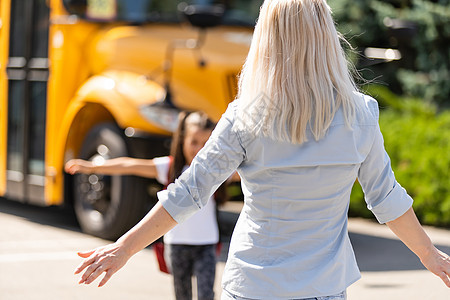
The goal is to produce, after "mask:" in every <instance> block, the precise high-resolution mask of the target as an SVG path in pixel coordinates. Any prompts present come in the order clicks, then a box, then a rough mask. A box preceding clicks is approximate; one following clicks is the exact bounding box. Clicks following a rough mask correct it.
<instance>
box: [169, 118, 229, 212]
mask: <svg viewBox="0 0 450 300" xmlns="http://www.w3.org/2000/svg"><path fill="white" fill-rule="evenodd" d="M188 126H196V127H197V128H199V129H201V130H213V129H214V127H215V126H216V124H215V123H214V122H213V121H211V120H210V119H209V118H208V116H207V115H206V114H205V113H203V112H181V113H180V115H179V117H178V128H177V130H176V131H175V133H174V134H173V136H172V143H171V147H170V155H171V156H172V158H173V161H172V163H171V164H170V168H169V182H174V181H175V179H176V178H178V177H179V176H180V175H181V173H183V168H184V166H185V165H186V159H185V157H184V154H183V142H184V138H185V135H186V128H187V127H188ZM227 198H228V196H227V192H226V182H225V183H223V184H222V185H221V186H220V187H219V188H218V189H217V191H216V193H215V194H214V199H215V200H216V203H217V204H218V205H221V204H223V203H225V201H227Z"/></svg>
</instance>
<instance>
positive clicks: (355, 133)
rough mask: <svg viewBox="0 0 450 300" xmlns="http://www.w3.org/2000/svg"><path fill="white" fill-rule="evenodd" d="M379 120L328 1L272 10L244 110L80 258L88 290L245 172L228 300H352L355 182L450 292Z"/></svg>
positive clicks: (442, 260) (254, 58) (229, 115)
mask: <svg viewBox="0 0 450 300" xmlns="http://www.w3.org/2000/svg"><path fill="white" fill-rule="evenodd" d="M378 114H379V111H378V104H377V102H376V101H375V100H374V99H373V98H371V97H369V96H367V95H363V94H361V93H359V92H358V90H357V88H356V86H355V84H354V82H353V80H352V78H351V76H350V74H349V71H348V68H347V61H346V59H345V56H344V53H343V49H342V47H341V44H340V41H339V36H338V33H337V32H336V29H335V25H334V22H333V19H332V17H331V11H330V8H329V6H328V5H327V3H326V0H266V1H264V4H263V5H262V7H261V11H260V15H259V18H258V22H257V25H256V27H255V31H254V34H253V38H252V43H251V46H250V50H249V54H248V57H247V60H246V62H245V65H244V68H243V70H242V73H241V77H240V82H239V93H238V99H237V100H236V101H234V102H233V103H232V104H230V105H229V107H228V109H227V111H226V112H225V114H224V115H223V116H222V118H221V119H220V121H219V123H218V124H217V126H216V128H215V129H214V131H213V133H212V134H211V137H210V139H209V140H208V142H207V143H206V144H205V147H203V148H202V150H201V151H200V152H199V153H198V154H197V156H196V157H195V159H194V160H193V161H192V162H191V165H190V167H189V169H188V170H186V171H185V172H184V173H183V174H182V175H181V176H180V177H179V178H178V179H177V180H176V181H175V183H174V184H170V185H169V186H168V187H167V189H166V190H164V191H161V192H159V193H158V199H159V202H158V204H156V205H155V207H154V208H153V209H152V210H151V211H150V212H149V213H148V214H147V215H146V216H145V217H144V218H143V219H142V221H141V222H140V223H138V224H137V225H136V226H135V227H133V228H132V229H131V230H130V231H128V232H127V233H125V234H124V235H123V236H122V237H121V238H119V239H118V240H117V241H116V242H115V243H113V244H110V245H105V246H102V247H99V248H97V249H94V250H90V251H86V252H81V253H79V255H80V256H81V257H83V258H85V259H84V261H83V262H82V263H81V264H80V265H79V267H78V268H77V269H76V271H75V273H80V272H83V275H82V276H81V279H80V283H86V284H89V283H92V282H93V281H94V280H95V279H96V278H97V277H99V276H100V274H102V273H105V276H104V277H103V279H102V280H101V281H100V284H99V285H100V286H102V285H104V284H105V283H106V282H107V281H108V280H109V279H110V278H111V276H112V275H113V274H114V273H115V272H116V271H117V270H119V269H120V268H122V267H123V266H124V265H125V263H126V262H127V261H128V259H129V258H130V257H131V256H132V255H134V254H135V253H137V252H138V251H139V250H141V249H143V248H144V247H145V245H147V244H148V243H151V242H152V241H154V240H155V239H157V238H158V237H159V236H160V235H163V234H164V233H165V232H166V231H168V230H169V229H170V228H172V227H173V226H174V225H176V224H179V223H183V222H184V221H185V220H187V219H188V218H189V217H190V216H192V215H193V214H194V213H195V212H196V211H198V210H200V209H201V208H202V207H204V206H205V205H206V202H207V201H208V198H209V196H210V195H211V194H212V193H213V192H214V191H215V189H216V188H217V187H218V186H219V185H220V184H221V183H222V182H223V181H225V180H226V179H227V177H228V176H229V175H230V174H232V173H233V172H234V171H235V170H238V172H239V175H240V176H241V178H242V180H241V185H242V190H243V194H244V206H243V208H242V210H241V214H240V216H239V219H238V221H237V224H236V226H235V229H234V231H233V236H232V238H231V243H230V247H229V252H228V258H227V262H226V265H225V269H224V272H223V277H222V288H223V290H222V299H223V300H230V299H239V300H242V299H271V300H272V299H309V298H313V299H318V298H320V299H330V300H331V299H333V300H336V299H346V289H347V287H348V286H349V285H351V284H352V283H354V282H355V281H356V280H358V279H359V278H360V276H361V275H360V272H359V269H358V266H357V262H356V258H355V256H354V252H353V249H352V245H351V243H350V239H349V236H348V230H347V223H348V219H347V218H348V217H347V212H348V207H349V202H350V193H351V189H352V186H353V184H354V183H355V180H356V179H358V181H359V183H360V184H361V186H362V188H363V191H364V195H365V200H366V202H367V207H368V208H369V209H370V210H371V211H372V212H373V213H374V214H375V216H376V217H377V219H378V221H379V222H380V223H385V224H387V225H388V226H389V228H390V229H391V230H392V231H393V232H394V233H395V234H396V235H397V236H398V237H399V238H400V239H401V240H402V241H403V242H404V243H405V244H406V245H407V246H408V247H409V248H410V249H411V250H412V251H413V252H414V253H415V254H416V255H417V256H418V257H419V258H420V260H421V262H422V263H423V265H424V266H425V267H426V268H428V269H429V270H430V271H431V272H433V273H434V274H436V275H437V276H439V277H440V278H441V279H442V280H443V282H444V283H445V284H446V285H447V286H448V287H450V257H449V256H448V255H447V254H445V253H443V252H441V251H439V250H438V249H437V248H436V247H435V246H434V245H433V244H432V242H431V241H430V238H429V237H428V235H427V234H426V233H425V231H424V230H423V228H422V226H421V225H420V223H419V222H418V220H417V218H416V216H415V214H414V210H413V208H412V202H413V200H412V198H411V197H410V196H409V195H408V194H407V192H406V191H405V189H403V188H402V187H401V185H400V184H399V183H398V182H397V181H396V179H395V176H394V173H393V171H392V169H391V165H390V160H389V156H388V155H387V153H386V151H385V149H384V145H383V137H382V134H381V131H380V128H379V125H378ZM83 270H84V271H83Z"/></svg>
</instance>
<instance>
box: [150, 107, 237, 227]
mask: <svg viewBox="0 0 450 300" xmlns="http://www.w3.org/2000/svg"><path fill="white" fill-rule="evenodd" d="M235 110H236V107H235V105H234V104H233V103H232V104H230V105H229V107H228V109H227V111H226V112H225V113H224V114H223V115H222V118H221V119H220V120H219V122H218V124H217V126H216V128H215V129H214V131H213V133H212V134H211V137H210V138H209V140H208V141H207V143H206V144H205V146H204V147H203V148H202V149H201V150H200V151H199V153H198V154H197V156H196V157H195V158H194V160H193V161H192V163H191V165H190V166H189V168H188V169H187V170H186V171H184V172H183V174H181V176H180V177H179V178H178V179H176V180H175V182H174V183H172V184H170V185H169V186H168V187H167V189H166V190H164V191H160V192H159V193H158V199H159V201H161V202H162V205H163V207H164V208H165V209H166V210H167V212H168V213H169V214H170V215H171V216H172V218H174V220H175V221H177V222H178V223H182V222H183V221H184V220H186V219H187V218H189V217H190V216H192V215H193V214H194V213H195V212H197V211H198V210H200V209H201V208H202V207H203V206H205V205H206V203H207V201H208V200H209V198H210V197H211V195H212V194H213V193H214V192H215V191H216V190H217V188H218V187H219V186H220V185H221V184H222V183H223V182H224V181H225V180H226V179H227V178H228V177H229V176H230V175H231V174H233V172H234V171H235V170H236V169H237V167H238V166H239V165H240V164H241V163H242V161H243V160H244V159H245V150H244V148H243V147H242V144H241V141H240V137H239V135H238V133H237V132H236V131H235V130H234V129H233V123H234V116H235Z"/></svg>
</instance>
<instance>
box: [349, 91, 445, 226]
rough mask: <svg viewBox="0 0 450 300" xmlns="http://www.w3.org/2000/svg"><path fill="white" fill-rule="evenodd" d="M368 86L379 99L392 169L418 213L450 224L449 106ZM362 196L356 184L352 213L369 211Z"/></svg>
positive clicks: (423, 218) (429, 220) (436, 222)
mask: <svg viewBox="0 0 450 300" xmlns="http://www.w3.org/2000/svg"><path fill="white" fill-rule="evenodd" d="M367 92H368V93H369V94H371V95H372V96H374V98H376V99H377V100H378V101H379V103H380V107H381V109H382V110H381V111H380V128H381V131H382V133H383V136H384V141H385V147H386V151H387V152H388V154H389V156H390V157H391V164H392V169H393V170H394V173H395V176H396V178H397V181H398V182H399V183H400V184H401V185H402V186H403V187H404V188H405V189H406V190H407V191H408V193H409V194H410V195H411V196H412V197H413V199H414V209H415V210H416V213H417V215H418V217H419V219H420V220H421V221H422V222H423V223H424V224H429V225H435V226H445V227H450V176H449V175H450V111H442V112H440V113H437V111H436V108H435V107H434V106H432V105H431V104H427V103H424V102H423V101H420V100H415V99H406V98H400V97H398V96H396V95H394V94H392V93H391V92H390V91H389V90H388V89H387V88H386V87H382V86H370V87H369V88H368V89H367ZM362 197H363V195H362V191H361V188H360V187H359V186H358V185H356V186H355V187H354V190H353V192H352V196H351V205H350V215H352V216H355V215H357V216H363V217H367V216H369V215H371V213H369V212H368V210H367V208H366V207H365V202H364V200H363V198H362Z"/></svg>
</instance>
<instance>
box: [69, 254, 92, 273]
mask: <svg viewBox="0 0 450 300" xmlns="http://www.w3.org/2000/svg"><path fill="white" fill-rule="evenodd" d="M94 262H95V257H92V258H90V259H86V260H84V261H83V262H82V263H81V264H79V265H78V267H77V268H76V269H75V272H74V274H78V273H80V272H81V271H83V270H84V269H85V268H86V267H88V266H89V265H92V264H93V263H94Z"/></svg>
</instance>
